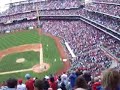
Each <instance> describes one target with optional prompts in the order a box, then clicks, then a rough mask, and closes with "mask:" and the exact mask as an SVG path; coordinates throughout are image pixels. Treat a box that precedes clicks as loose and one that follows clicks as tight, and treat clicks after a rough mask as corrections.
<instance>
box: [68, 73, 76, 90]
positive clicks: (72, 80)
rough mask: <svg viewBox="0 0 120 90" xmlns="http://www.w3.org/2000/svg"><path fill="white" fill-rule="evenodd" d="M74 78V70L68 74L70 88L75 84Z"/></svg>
mask: <svg viewBox="0 0 120 90" xmlns="http://www.w3.org/2000/svg"><path fill="white" fill-rule="evenodd" d="M76 78H77V76H76V74H75V72H72V73H71V75H70V76H69V79H70V84H71V87H72V88H74V86H75V80H76Z"/></svg>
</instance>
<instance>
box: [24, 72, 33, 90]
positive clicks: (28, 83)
mask: <svg viewBox="0 0 120 90" xmlns="http://www.w3.org/2000/svg"><path fill="white" fill-rule="evenodd" d="M25 78H26V79H27V81H26V82H25V85H26V88H27V90H34V80H33V78H31V76H30V74H26V75H25Z"/></svg>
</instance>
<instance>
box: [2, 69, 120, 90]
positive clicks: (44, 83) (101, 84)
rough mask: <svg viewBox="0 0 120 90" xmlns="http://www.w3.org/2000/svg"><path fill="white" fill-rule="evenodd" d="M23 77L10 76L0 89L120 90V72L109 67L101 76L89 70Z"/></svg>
mask: <svg viewBox="0 0 120 90" xmlns="http://www.w3.org/2000/svg"><path fill="white" fill-rule="evenodd" d="M25 79H26V81H25V83H24V82H23V80H22V79H18V80H17V79H15V78H9V79H8V80H7V81H4V82H3V84H2V86H1V87H0V90H108V89H109V90H120V72H119V71H118V70H116V69H109V70H106V71H104V72H103V73H102V75H101V76H98V77H93V76H92V75H91V74H90V73H89V71H81V70H80V69H76V71H74V72H71V73H66V72H63V74H62V75H59V76H56V75H49V76H47V75H46V76H45V77H44V78H43V79H39V78H37V77H35V78H33V77H31V75H30V74H26V75H25Z"/></svg>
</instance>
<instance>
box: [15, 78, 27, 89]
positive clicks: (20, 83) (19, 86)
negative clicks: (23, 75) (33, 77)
mask: <svg viewBox="0 0 120 90" xmlns="http://www.w3.org/2000/svg"><path fill="white" fill-rule="evenodd" d="M17 90H27V88H26V85H25V84H23V82H22V79H19V80H18V85H17Z"/></svg>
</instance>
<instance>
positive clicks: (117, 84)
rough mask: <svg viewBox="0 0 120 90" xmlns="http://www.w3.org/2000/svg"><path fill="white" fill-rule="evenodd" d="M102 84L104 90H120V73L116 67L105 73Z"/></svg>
mask: <svg viewBox="0 0 120 90" xmlns="http://www.w3.org/2000/svg"><path fill="white" fill-rule="evenodd" d="M102 85H103V88H104V90H120V74H119V71H117V70H115V69H110V70H107V71H106V72H104V73H103V77H102Z"/></svg>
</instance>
